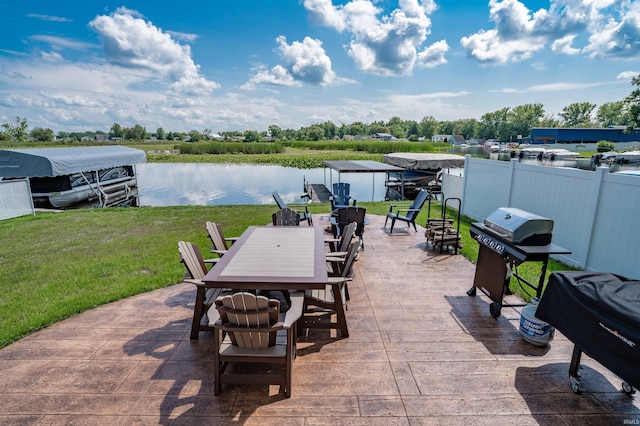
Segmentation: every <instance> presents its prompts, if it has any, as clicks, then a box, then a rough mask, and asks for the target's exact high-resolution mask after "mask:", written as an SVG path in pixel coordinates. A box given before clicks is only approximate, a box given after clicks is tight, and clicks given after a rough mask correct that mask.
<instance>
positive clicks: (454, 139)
mask: <svg viewBox="0 0 640 426" xmlns="http://www.w3.org/2000/svg"><path fill="white" fill-rule="evenodd" d="M431 141H432V142H447V143H450V144H452V145H459V144H461V143H465V138H464V136H462V135H433V136H431Z"/></svg>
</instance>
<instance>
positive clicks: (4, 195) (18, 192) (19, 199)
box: [0, 179, 35, 220]
mask: <svg viewBox="0 0 640 426" xmlns="http://www.w3.org/2000/svg"><path fill="white" fill-rule="evenodd" d="M30 214H35V210H34V208H33V199H32V198H31V188H30V187H29V180H28V179H16V180H0V220H4V219H11V218H14V217H19V216H26V215H30Z"/></svg>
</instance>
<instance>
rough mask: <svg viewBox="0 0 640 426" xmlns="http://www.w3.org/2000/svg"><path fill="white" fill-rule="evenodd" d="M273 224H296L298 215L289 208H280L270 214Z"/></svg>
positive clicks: (298, 219)
mask: <svg viewBox="0 0 640 426" xmlns="http://www.w3.org/2000/svg"><path fill="white" fill-rule="evenodd" d="M271 220H272V222H273V226H298V225H300V215H299V214H298V212H296V211H295V210H292V209H290V208H288V207H287V208H284V209H280V210H278V211H277V212H275V213H274V214H272V215H271Z"/></svg>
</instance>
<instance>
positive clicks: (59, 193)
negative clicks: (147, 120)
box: [0, 146, 146, 208]
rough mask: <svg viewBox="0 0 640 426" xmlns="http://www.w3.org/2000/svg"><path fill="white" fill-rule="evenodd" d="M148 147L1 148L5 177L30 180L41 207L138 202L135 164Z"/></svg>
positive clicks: (0, 172) (0, 163)
mask: <svg viewBox="0 0 640 426" xmlns="http://www.w3.org/2000/svg"><path fill="white" fill-rule="evenodd" d="M145 161H146V154H145V152H144V151H143V150H140V149H135V148H129V147H126V146H87V147H71V148H31V149H4V150H0V179H19V178H26V179H29V185H30V188H31V196H32V197H33V200H34V203H35V204H36V205H40V206H42V207H51V206H52V207H55V208H64V207H71V206H79V205H80V204H82V203H85V204H87V206H99V207H107V206H111V205H121V204H124V203H131V202H132V201H134V202H136V203H137V182H136V171H135V165H136V164H138V163H144V162H145Z"/></svg>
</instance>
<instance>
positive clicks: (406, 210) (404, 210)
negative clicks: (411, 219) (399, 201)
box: [398, 209, 420, 214]
mask: <svg viewBox="0 0 640 426" xmlns="http://www.w3.org/2000/svg"><path fill="white" fill-rule="evenodd" d="M419 211H420V209H398V214H399V213H400V212H407V213H409V212H419Z"/></svg>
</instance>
